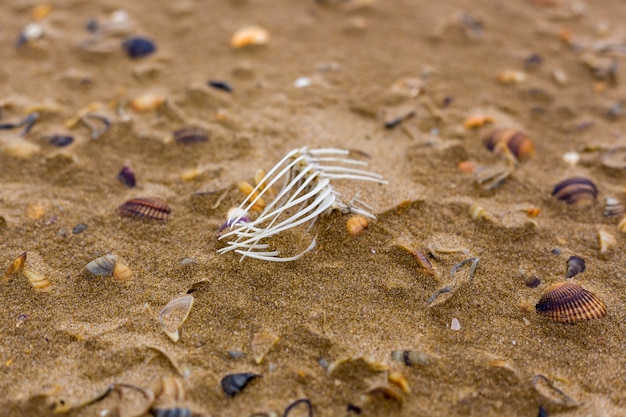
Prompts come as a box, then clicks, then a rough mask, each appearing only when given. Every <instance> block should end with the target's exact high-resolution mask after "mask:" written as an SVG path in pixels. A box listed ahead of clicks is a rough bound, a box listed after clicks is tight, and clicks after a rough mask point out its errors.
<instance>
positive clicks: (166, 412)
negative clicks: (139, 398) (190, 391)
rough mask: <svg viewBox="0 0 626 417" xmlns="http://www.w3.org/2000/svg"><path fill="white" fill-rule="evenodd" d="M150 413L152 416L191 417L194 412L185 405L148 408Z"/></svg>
mask: <svg viewBox="0 0 626 417" xmlns="http://www.w3.org/2000/svg"><path fill="white" fill-rule="evenodd" d="M149 411H150V414H152V415H153V416H154V417H192V416H193V415H194V414H193V413H192V412H191V410H190V409H188V408H186V407H174V408H156V407H151V408H150V410H149Z"/></svg>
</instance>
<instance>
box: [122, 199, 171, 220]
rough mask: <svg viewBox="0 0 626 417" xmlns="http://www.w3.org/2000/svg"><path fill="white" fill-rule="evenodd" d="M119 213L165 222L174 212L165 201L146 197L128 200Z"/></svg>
mask: <svg viewBox="0 0 626 417" xmlns="http://www.w3.org/2000/svg"><path fill="white" fill-rule="evenodd" d="M117 211H118V212H119V213H120V214H121V215H122V216H127V217H135V218H142V219H152V220H163V221H165V220H167V217H168V216H169V214H170V213H171V211H172V210H171V209H170V207H169V206H168V205H167V203H166V202H165V201H164V200H161V199H160V198H156V197H146V198H133V199H132V200H128V201H127V202H125V203H124V204H122V205H121V206H119V207H118V209H117Z"/></svg>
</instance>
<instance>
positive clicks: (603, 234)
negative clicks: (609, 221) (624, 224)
mask: <svg viewBox="0 0 626 417" xmlns="http://www.w3.org/2000/svg"><path fill="white" fill-rule="evenodd" d="M615 245H617V240H616V239H615V236H613V235H612V234H611V233H609V232H607V231H606V230H603V229H600V230H598V250H599V251H600V254H601V255H606V254H608V253H609V252H610V251H611V250H612V249H613V247H614V246H615Z"/></svg>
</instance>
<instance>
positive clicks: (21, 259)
mask: <svg viewBox="0 0 626 417" xmlns="http://www.w3.org/2000/svg"><path fill="white" fill-rule="evenodd" d="M25 263H26V252H25V251H24V252H22V253H21V254H20V256H18V257H17V258H16V259H15V260H14V261H13V262H12V263H11V265H9V267H8V268H7V270H6V272H5V273H4V278H5V279H8V278H9V275H12V274H14V273H16V272H19V271H21V270H22V269H24V264H25Z"/></svg>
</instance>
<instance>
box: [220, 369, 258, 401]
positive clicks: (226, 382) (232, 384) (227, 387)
mask: <svg viewBox="0 0 626 417" xmlns="http://www.w3.org/2000/svg"><path fill="white" fill-rule="evenodd" d="M260 376H261V375H258V374H255V373H252V372H242V373H238V374H228V375H226V376H225V377H224V378H222V381H221V383H222V389H223V390H224V394H226V395H228V396H230V397H232V396H234V395H235V394H237V393H239V392H241V390H242V389H244V388H245V387H246V385H248V383H249V382H250V381H252V380H253V379H255V378H258V377H260Z"/></svg>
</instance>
